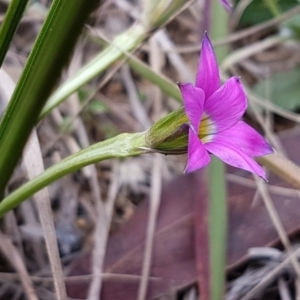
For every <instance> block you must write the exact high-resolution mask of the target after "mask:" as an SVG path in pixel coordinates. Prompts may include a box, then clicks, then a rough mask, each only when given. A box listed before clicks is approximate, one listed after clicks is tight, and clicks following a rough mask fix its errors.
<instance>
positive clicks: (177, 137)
mask: <svg viewBox="0 0 300 300" xmlns="http://www.w3.org/2000/svg"><path fill="white" fill-rule="evenodd" d="M188 122H189V121H188V118H187V116H186V114H185V112H184V109H183V107H182V108H180V109H178V110H175V111H173V112H171V113H170V114H168V115H167V116H165V117H163V118H162V119H160V120H159V121H157V122H156V123H155V124H153V126H152V127H151V128H150V129H149V130H148V131H147V133H146V143H147V146H148V147H149V148H150V149H152V150H153V151H156V152H160V153H163V154H184V153H186V152H187V145H188V132H189V125H188Z"/></svg>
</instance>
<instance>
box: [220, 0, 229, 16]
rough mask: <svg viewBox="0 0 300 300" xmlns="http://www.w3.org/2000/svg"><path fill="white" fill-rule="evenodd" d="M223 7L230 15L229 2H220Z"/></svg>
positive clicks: (221, 0)
mask: <svg viewBox="0 0 300 300" xmlns="http://www.w3.org/2000/svg"><path fill="white" fill-rule="evenodd" d="M220 2H221V4H222V5H223V7H224V8H225V9H226V10H227V11H228V12H229V13H230V12H231V11H232V5H231V3H230V0H220Z"/></svg>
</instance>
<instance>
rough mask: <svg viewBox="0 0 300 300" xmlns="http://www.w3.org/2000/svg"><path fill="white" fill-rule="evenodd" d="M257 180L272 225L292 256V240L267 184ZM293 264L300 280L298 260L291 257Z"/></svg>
mask: <svg viewBox="0 0 300 300" xmlns="http://www.w3.org/2000/svg"><path fill="white" fill-rule="evenodd" d="M255 179H256V184H257V187H258V190H259V192H260V194H261V196H262V198H263V201H264V204H265V206H266V209H267V211H268V214H269V216H270V218H271V220H272V223H273V225H274V227H275V229H276V231H277V233H278V235H279V238H280V240H281V242H282V244H283V245H284V247H285V249H286V252H287V253H288V254H289V255H291V253H292V250H291V243H290V240H289V238H288V235H287V233H286V231H285V229H284V227H283V224H282V222H281V220H280V217H279V215H278V213H277V211H276V208H275V206H274V203H273V201H272V199H271V197H270V195H269V192H268V190H267V188H266V184H265V183H264V182H263V181H262V180H261V179H257V177H256V176H255ZM291 262H292V265H293V267H294V269H295V271H296V273H297V275H298V278H300V265H299V262H298V260H297V259H296V258H295V257H293V256H291Z"/></svg>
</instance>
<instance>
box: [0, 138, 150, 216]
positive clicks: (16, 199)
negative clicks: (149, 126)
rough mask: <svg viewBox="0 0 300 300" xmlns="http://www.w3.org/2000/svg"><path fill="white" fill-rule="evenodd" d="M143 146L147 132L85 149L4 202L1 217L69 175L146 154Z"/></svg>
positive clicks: (41, 175) (109, 140)
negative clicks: (80, 170) (93, 165)
mask: <svg viewBox="0 0 300 300" xmlns="http://www.w3.org/2000/svg"><path fill="white" fill-rule="evenodd" d="M142 147H145V134H144V133H133V134H130V133H123V134H120V135H118V136H116V137H113V138H111V139H108V140H105V141H103V142H100V143H97V144H94V145H92V146H90V147H88V148H86V149H83V150H81V151H79V152H77V153H75V154H73V155H71V156H69V157H67V158H65V159H63V160H62V161H61V162H59V163H57V164H55V165H54V166H52V167H50V168H48V169H47V170H46V171H45V172H43V173H42V174H40V175H39V176H37V177H36V178H34V179H33V180H31V181H29V182H27V183H25V184H24V185H23V186H21V187H20V188H19V189H17V190H16V191H14V192H13V193H11V194H10V195H9V196H7V197H6V198H5V199H4V200H3V201H2V202H1V203H0V217H2V216H3V215H4V214H5V213H7V212H8V211H10V210H11V209H13V208H15V207H16V206H17V205H19V204H20V203H22V202H23V201H24V200H26V199H27V198H29V197H30V196H32V195H33V194H34V193H36V192H37V191H39V190H41V189H42V188H44V187H46V186H47V185H49V184H50V183H52V182H54V181H55V180H57V179H59V178H61V177H63V176H65V175H67V174H69V173H72V172H75V171H77V170H78V169H80V168H83V167H85V166H87V165H90V164H93V163H96V162H99V161H102V160H106V159H109V158H125V157H130V156H136V155H140V154H143V153H146V151H145V150H142V149H141V148H142Z"/></svg>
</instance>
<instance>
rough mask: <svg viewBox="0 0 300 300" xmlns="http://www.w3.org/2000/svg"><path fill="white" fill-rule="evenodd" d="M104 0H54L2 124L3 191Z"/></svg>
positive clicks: (0, 165)
mask: <svg viewBox="0 0 300 300" xmlns="http://www.w3.org/2000/svg"><path fill="white" fill-rule="evenodd" d="M99 2H100V0H89V1H86V0H73V1H72V5H70V3H69V1H61V0H54V1H53V4H52V6H51V8H50V11H49V14H48V16H47V18H46V21H45V23H44V25H43V27H42V30H41V32H40V34H39V36H38V38H37V40H36V43H35V45H34V47H33V49H32V51H31V54H30V56H29V58H28V61H27V63H26V66H25V68H24V71H23V73H22V75H21V78H20V80H19V82H18V84H17V86H16V89H15V92H14V94H13V96H12V99H11V101H10V103H9V106H8V108H7V110H6V113H5V114H4V117H3V119H2V121H1V124H0V153H1V156H0V174H1V177H0V193H2V192H3V190H4V188H5V186H6V184H7V182H8V180H9V178H10V176H11V174H12V172H13V169H14V167H15V166H16V164H17V162H18V159H19V158H20V155H21V153H22V150H23V148H24V145H25V143H26V141H27V139H28V136H29V134H30V132H31V130H32V128H33V126H34V125H35V124H36V122H37V120H38V116H39V114H40V112H41V110H42V108H43V106H44V104H45V102H46V100H47V98H48V97H49V95H50V93H51V91H52V90H53V87H54V86H55V84H56V83H57V81H58V79H59V77H60V75H61V72H62V69H63V67H64V66H65V65H66V63H67V62H68V60H69V57H70V54H71V52H72V49H73V47H74V45H75V42H76V40H77V38H78V36H79V34H80V32H81V30H82V27H83V25H84V23H85V21H86V20H87V17H88V16H89V14H90V13H91V12H92V11H93V10H94V9H95V7H96V6H97V4H98V3H99Z"/></svg>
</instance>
